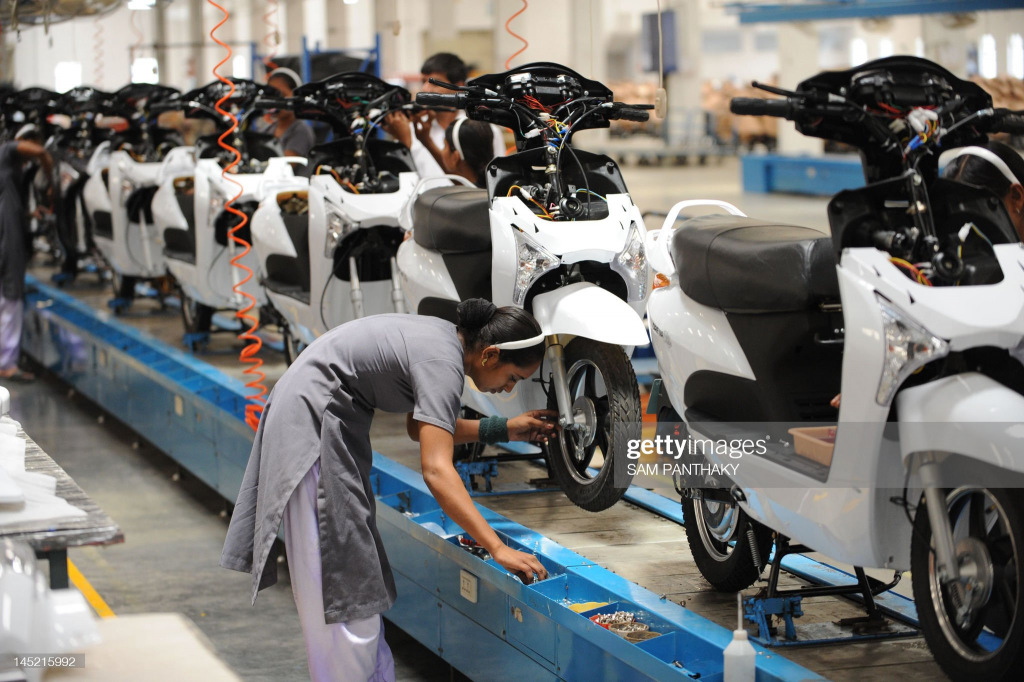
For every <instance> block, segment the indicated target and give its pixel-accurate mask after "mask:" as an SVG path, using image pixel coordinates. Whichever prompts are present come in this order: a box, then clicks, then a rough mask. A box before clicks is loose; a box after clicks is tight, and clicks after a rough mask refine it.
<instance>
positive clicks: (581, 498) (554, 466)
mask: <svg viewBox="0 0 1024 682" xmlns="http://www.w3.org/2000/svg"><path fill="white" fill-rule="evenodd" d="M581 360H586V361H589V362H591V363H593V364H594V365H595V366H596V367H597V368H599V369H600V372H601V375H602V377H603V379H604V383H605V388H606V390H607V398H608V405H607V414H606V416H605V417H604V418H605V419H606V420H607V423H605V424H604V425H603V427H606V428H603V427H602V425H601V424H599V430H603V431H605V433H604V435H603V438H604V442H605V443H607V444H608V449H609V450H610V451H611V454H610V455H609V454H608V453H607V452H606V453H604V454H605V460H604V464H603V465H602V466H601V470H600V471H599V472H598V474H597V475H596V476H593V477H589V478H588V477H584V476H582V475H580V474H579V473H578V472H576V471H570V470H569V467H570V464H569V462H568V461H567V457H569V455H568V454H566V453H567V447H568V446H567V442H566V438H567V436H566V434H565V433H563V432H559V434H558V435H557V436H556V437H554V438H552V439H551V440H549V441H548V444H547V446H546V447H545V456H546V457H547V460H548V464H549V465H550V467H551V472H552V474H553V475H554V478H555V481H557V482H558V486H559V487H560V488H561V489H562V491H563V492H564V493H565V494H566V496H567V497H568V498H569V499H570V500H572V502H573V504H575V505H576V506H578V507H580V508H582V509H585V510H587V511H591V512H600V511H604V510H605V509H608V508H610V507H612V506H613V505H614V504H615V503H616V502H618V501H619V500H620V499H622V496H623V495H625V494H626V489H627V488H628V487H629V485H628V484H627V485H625V486H621V487H620V486H616V485H615V472H616V469H617V467H625V466H626V461H627V460H626V443H627V442H628V441H629V440H636V439H639V438H640V435H641V428H640V419H641V415H640V387H639V386H638V385H637V382H636V374H635V373H634V372H633V365H632V363H631V362H630V360H629V357H628V356H627V355H626V354H625V352H623V350H622V348H621V347H620V346H615V345H612V344H608V343H601V342H599V341H594V340H593V339H587V338H584V337H582V336H578V337H576V338H575V339H573V340H572V341H570V342H569V344H568V345H567V346H566V347H565V367H566V371H567V372H569V371H571V368H572V367H573V366H574V365H575V364H576V363H577V362H580V361H581ZM548 408H549V409H553V410H557V409H558V406H557V403H556V401H555V394H554V391H553V390H552V391H551V392H550V393H549V395H548ZM581 479H585V480H581Z"/></svg>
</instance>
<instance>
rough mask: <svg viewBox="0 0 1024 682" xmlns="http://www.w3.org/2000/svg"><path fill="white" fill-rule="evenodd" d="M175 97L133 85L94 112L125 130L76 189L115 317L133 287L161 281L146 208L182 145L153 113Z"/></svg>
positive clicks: (97, 154) (96, 157) (104, 147)
mask: <svg viewBox="0 0 1024 682" xmlns="http://www.w3.org/2000/svg"><path fill="white" fill-rule="evenodd" d="M178 95H179V92H178V91H177V90H175V89H174V88H169V87H166V86H162V85H154V84H149V83H133V84H131V85H126V86H125V87H123V88H121V89H120V90H118V91H117V92H115V93H113V94H112V95H110V96H109V97H108V98H107V99H106V100H105V101H104V102H102V103H101V104H100V106H99V111H100V113H102V114H103V115H104V116H108V117H120V118H124V119H125V120H126V121H127V122H128V128H127V129H125V130H123V131H120V132H117V133H114V134H112V135H110V136H109V139H107V140H104V141H103V142H101V143H100V144H99V145H97V146H96V149H95V151H94V152H93V153H92V155H91V157H90V158H89V163H88V166H87V168H86V172H85V176H86V178H85V184H84V186H83V187H82V189H81V197H82V205H83V206H84V211H83V213H84V216H79V217H78V220H77V222H78V224H79V225H80V226H82V225H84V226H85V227H86V228H88V233H89V241H91V242H93V243H95V246H96V248H97V249H98V250H99V252H100V253H101V254H102V257H103V259H104V260H105V261H106V263H107V265H109V267H110V272H111V282H112V284H113V288H114V298H113V299H111V300H110V301H108V303H107V304H108V305H109V306H110V308H111V309H112V310H113V311H114V312H115V313H117V314H119V313H122V312H124V311H125V310H126V309H127V308H128V307H130V306H131V304H132V301H133V300H134V298H135V285H136V283H137V282H138V281H140V280H154V279H158V278H162V277H164V276H165V275H166V270H165V268H164V266H163V258H162V257H161V253H160V242H159V235H157V234H155V232H154V230H153V228H152V223H153V216H152V210H151V208H150V205H149V204H150V201H151V200H152V197H153V192H154V191H156V179H157V176H158V175H159V173H160V171H161V168H163V167H164V165H165V163H166V161H167V160H168V159H169V157H170V156H171V155H172V154H175V153H176V151H177V148H179V147H180V146H181V144H182V140H181V138H180V136H178V134H177V133H176V132H174V131H172V130H166V129H163V128H160V127H159V126H158V125H157V118H158V116H159V113H158V112H159V111H167V110H170V109H169V108H168V105H169V103H170V102H173V101H174V99H175V98H176V97H177V96H178ZM170 106H173V105H170ZM160 107H163V108H162V109H160ZM182 155H183V154H182V153H181V152H177V153H176V156H177V157H180V156H182ZM173 165H175V164H174V163H172V166H173Z"/></svg>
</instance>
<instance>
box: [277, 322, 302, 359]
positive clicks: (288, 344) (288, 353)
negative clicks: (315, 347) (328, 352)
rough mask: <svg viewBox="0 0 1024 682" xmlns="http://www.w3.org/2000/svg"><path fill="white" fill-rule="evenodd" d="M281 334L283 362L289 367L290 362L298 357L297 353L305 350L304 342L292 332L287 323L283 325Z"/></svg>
mask: <svg viewBox="0 0 1024 682" xmlns="http://www.w3.org/2000/svg"><path fill="white" fill-rule="evenodd" d="M281 336H282V337H283V338H282V341H283V342H284V362H285V364H286V365H288V366H289V367H291V364H292V363H293V362H295V360H296V358H298V357H299V353H301V352H302V351H304V350H306V344H304V343H303V342H302V341H301V340H300V339H299V337H297V336H296V335H295V334H293V333H292V330H291V327H288V326H287V325H285V327H284V331H283V332H282V334H281Z"/></svg>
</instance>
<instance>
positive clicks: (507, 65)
mask: <svg viewBox="0 0 1024 682" xmlns="http://www.w3.org/2000/svg"><path fill="white" fill-rule="evenodd" d="M527 6H528V5H527V2H526V0H523V6H522V7H521V8H520V9H519V11H518V12H516V13H515V14H513V15H512V16H510V17H509V18H508V20H506V21H505V30H506V31H508V34H509V35H510V36H512V37H513V38H518V39H519V40H520V41H521V42H522V43H523V46H522V47H521V48H519V49H518V50H516V51H515V52H513V53H512V54H511V55H509V58H508V59H506V60H505V70H506V71H508V70H509V69H511V68H512V66H511V64H512V60H513V59H515V58H516V57H518V56H519V55H521V54H522V53H524V52H526V48H528V47H529V46H530V43H529V41H527V40H526V38H524V37H522V36H521V35H519V34H518V33H516V32H515V31H513V30H512V27H511V26H510V24H511V23H512V20H513V19H515V18H516V17H518V16H519V15H520V14H522V13H523V12H525V11H526V8H527Z"/></svg>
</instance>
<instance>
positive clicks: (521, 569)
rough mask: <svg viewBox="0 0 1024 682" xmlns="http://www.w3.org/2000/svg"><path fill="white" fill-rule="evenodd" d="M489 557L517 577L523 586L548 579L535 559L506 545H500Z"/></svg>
mask: <svg viewBox="0 0 1024 682" xmlns="http://www.w3.org/2000/svg"><path fill="white" fill-rule="evenodd" d="M491 557H492V558H493V559H494V560H495V561H497V562H498V563H499V564H500V565H501V566H502V567H504V568H505V569H506V570H508V571H511V572H512V573H514V574H516V575H517V576H519V579H520V580H522V581H523V584H525V585H529V584H530V583H532V582H533V581H534V580H546V579H547V577H548V572H547V571H546V570H544V566H542V565H541V563H540V560H539V559H537V557H535V556H534V555H532V554H527V553H525V552H519V551H516V550H514V549H512V548H511V547H509V546H507V545H502V546H501V547H499V548H498V550H497V551H494V552H491ZM534 576H536V577H534Z"/></svg>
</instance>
